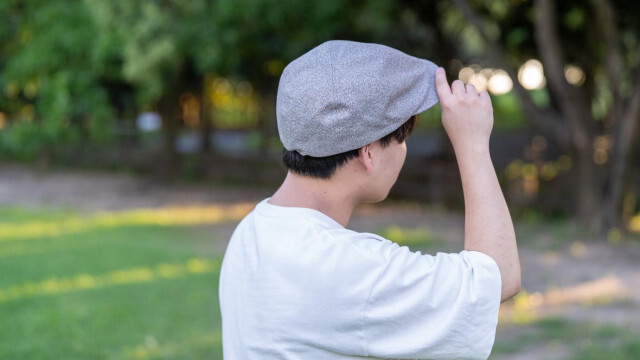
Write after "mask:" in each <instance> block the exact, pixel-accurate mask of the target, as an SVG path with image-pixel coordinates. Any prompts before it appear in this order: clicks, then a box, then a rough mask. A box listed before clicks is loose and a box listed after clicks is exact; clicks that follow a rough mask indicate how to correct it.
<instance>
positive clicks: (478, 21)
mask: <svg viewBox="0 0 640 360" xmlns="http://www.w3.org/2000/svg"><path fill="white" fill-rule="evenodd" d="M453 2H454V3H455V4H456V7H457V8H458V10H459V11H460V13H461V14H462V16H463V17H464V18H465V19H467V21H468V22H469V23H470V24H471V25H473V27H474V28H475V29H476V30H477V31H478V33H479V34H480V36H481V37H482V39H483V40H484V42H485V46H486V48H487V54H488V55H489V57H490V58H491V60H492V61H493V62H494V63H495V64H496V65H497V66H498V67H500V68H502V69H504V70H505V71H506V72H507V73H508V74H509V77H511V79H512V80H513V87H514V91H515V92H516V94H517V95H518V98H519V99H520V102H521V103H522V108H523V110H524V112H525V115H526V117H527V118H528V119H529V121H530V122H531V123H532V124H533V125H534V126H535V127H537V128H538V129H540V130H542V131H544V132H546V133H548V134H549V135H550V136H551V137H552V138H554V140H555V141H556V143H557V144H558V145H559V146H561V147H562V148H563V150H568V149H569V148H570V146H571V134H570V131H569V129H568V127H567V125H566V123H565V122H564V121H563V119H562V116H561V114H558V113H557V112H556V111H554V110H552V109H541V108H540V107H538V106H537V105H536V104H535V103H534V102H533V100H532V99H531V97H530V96H529V92H528V90H526V89H525V88H523V87H522V85H521V84H520V82H519V81H518V74H517V72H516V70H515V69H514V68H513V67H512V66H511V65H510V64H508V63H507V61H506V59H507V56H506V51H505V50H504V48H503V47H502V46H500V44H498V43H497V42H496V41H494V40H492V39H490V38H489V36H488V35H487V33H486V31H485V30H484V24H483V21H482V18H481V17H480V15H478V14H477V13H476V11H475V10H474V9H473V8H472V7H471V6H470V5H469V3H468V2H467V1H466V0H454V1H453ZM563 78H564V77H563Z"/></svg>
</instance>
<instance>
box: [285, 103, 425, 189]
mask: <svg viewBox="0 0 640 360" xmlns="http://www.w3.org/2000/svg"><path fill="white" fill-rule="evenodd" d="M416 120H417V115H413V116H412V117H410V118H409V120H407V121H406V122H405V123H404V124H402V125H400V127H399V128H397V129H396V130H394V131H393V132H391V133H390V134H387V135H385V136H384V137H383V138H381V139H380V146H382V147H387V146H389V144H390V143H391V141H396V142H398V143H402V142H404V141H405V140H406V139H407V137H409V134H411V132H412V131H413V129H414V127H415V125H416ZM359 150H360V149H355V150H350V151H346V152H343V153H340V154H335V155H331V156H325V157H312V156H303V155H300V153H299V152H297V151H290V150H287V149H284V151H283V152H282V163H283V165H284V167H285V168H287V169H288V170H290V171H291V172H294V173H296V174H299V175H305V176H310V177H313V178H318V179H329V178H331V176H333V174H335V172H336V170H337V169H338V168H339V167H341V166H343V165H344V164H346V163H347V161H349V160H351V159H353V158H355V157H358V153H359Z"/></svg>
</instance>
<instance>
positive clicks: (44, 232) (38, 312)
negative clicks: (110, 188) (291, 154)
mask: <svg viewBox="0 0 640 360" xmlns="http://www.w3.org/2000/svg"><path fill="white" fill-rule="evenodd" d="M250 207H251V206H249V205H242V206H229V207H224V206H217V207H216V206H214V207H191V208H183V209H179V208H174V209H168V208H163V209H156V210H135V211H116V212H110V213H100V214H79V213H76V212H73V211H69V210H64V209H44V210H39V211H34V210H24V209H20V208H8V207H4V208H2V207H0V275H1V276H0V324H1V325H2V326H0V359H2V360H21V359H29V360H31V359H41V360H47V359H56V360H57V359H83V360H84V359H92V360H102V359H105V360H111V359H181V360H182V359H213V360H215V359H221V358H222V345H221V329H220V325H221V322H220V312H219V304H218V274H219V269H220V262H221V260H222V256H223V251H224V250H223V249H224V244H225V243H226V241H227V238H228V233H229V229H231V230H232V229H233V227H234V225H235V223H236V222H237V221H238V220H239V219H240V218H241V217H242V216H243V215H244V214H245V213H246V212H248V211H249V210H250ZM558 229H560V230H562V231H565V229H564V228H561V227H560V226H559V225H558ZM378 230H379V231H377V232H378V233H380V234H381V235H383V236H386V237H387V238H389V239H391V240H393V241H396V242H398V243H400V244H401V245H408V246H410V247H412V248H413V250H433V249H439V248H440V247H441V246H443V242H442V241H441V240H442V237H443V236H442V234H438V233H432V232H431V231H430V230H429V229H427V228H424V227H416V228H409V229H408V230H407V229H406V228H399V227H382V228H380V229H378ZM560 230H559V231H560ZM561 235H562V237H566V236H564V233H563V234H561ZM524 243H525V244H526V241H525V242H524ZM555 243H556V242H555V241H550V242H549V244H550V245H549V246H555V245H554V244H555ZM542 250H544V249H541V251H542ZM585 311H589V310H588V309H586V308H585ZM509 326H514V327H515V328H514V329H513V330H518V331H514V332H513V335H512V336H507V337H503V338H498V340H497V341H496V345H495V348H494V351H493V356H492V358H505V357H506V358H509V359H514V358H517V355H518V354H526V353H528V352H529V355H530V352H531V351H532V349H533V350H535V349H538V350H537V354H538V355H540V358H546V357H547V355H550V354H553V353H554V352H557V351H560V352H561V354H563V355H561V357H556V358H566V359H576V360H577V359H605V358H606V359H621V360H622V359H640V355H638V354H640V341H639V340H638V339H640V337H639V336H638V334H637V333H636V332H635V331H634V330H631V329H627V328H623V327H615V326H603V325H596V324H589V323H574V322H570V321H567V320H565V319H561V318H549V319H540V320H539V321H537V322H534V323H530V324H511V325H509ZM509 333H511V331H509ZM514 355H516V356H515V357H514ZM525 358H527V357H526V355H525ZM529 358H531V357H529Z"/></svg>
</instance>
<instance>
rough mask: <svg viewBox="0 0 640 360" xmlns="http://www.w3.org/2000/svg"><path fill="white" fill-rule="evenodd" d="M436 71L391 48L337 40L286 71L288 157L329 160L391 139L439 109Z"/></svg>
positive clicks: (282, 103) (282, 90) (279, 108)
mask: <svg viewBox="0 0 640 360" xmlns="http://www.w3.org/2000/svg"><path fill="white" fill-rule="evenodd" d="M436 69H437V66H436V65H435V64H434V63H432V62H430V61H428V60H424V59H419V58H416V57H413V56H410V55H407V54H405V53H403V52H401V51H398V50H396V49H393V48H390V47H388V46H384V45H379V44H370V43H361V42H354V41H343V40H332V41H327V42H325V43H322V44H321V45H319V46H317V47H315V48H313V49H311V50H310V51H309V52H307V53H305V54H304V55H302V56H300V57H299V58H297V59H296V60H294V61H292V62H291V63H289V65H287V66H286V67H285V69H284V71H283V72H282V76H281V77H280V83H279V85H278V95H277V99H276V116H277V120H278V133H279V135H280V140H281V141H282V143H283V145H284V147H285V148H286V149H287V150H295V151H297V152H299V153H300V154H301V155H308V156H313V157H325V156H330V155H335V154H338V153H342V152H345V151H349V150H354V149H358V148H361V147H362V146H365V145H367V144H370V143H372V142H374V141H376V140H379V139H381V138H383V137H384V136H386V135H388V134H390V133H391V132H393V131H394V130H396V129H397V128H398V127H400V126H401V125H402V124H403V123H405V122H406V121H407V120H409V118H410V117H411V116H413V115H416V114H419V113H421V112H423V111H425V110H427V109H428V108H430V107H431V106H433V105H435V104H436V103H437V102H438V95H437V94H436V90H435V71H436Z"/></svg>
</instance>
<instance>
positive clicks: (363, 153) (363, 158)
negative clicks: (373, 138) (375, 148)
mask: <svg viewBox="0 0 640 360" xmlns="http://www.w3.org/2000/svg"><path fill="white" fill-rule="evenodd" d="M359 153H360V154H359V156H358V159H359V160H360V162H361V163H362V165H363V166H364V168H365V170H366V171H367V173H371V171H373V153H372V152H371V146H370V145H365V146H363V147H361V148H360V151H359Z"/></svg>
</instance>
